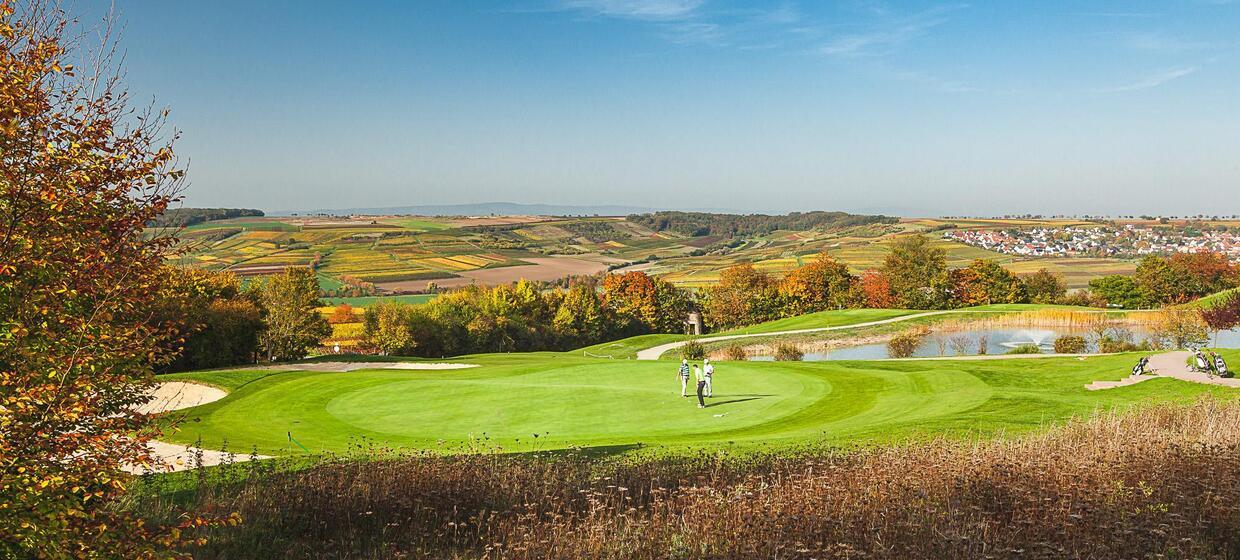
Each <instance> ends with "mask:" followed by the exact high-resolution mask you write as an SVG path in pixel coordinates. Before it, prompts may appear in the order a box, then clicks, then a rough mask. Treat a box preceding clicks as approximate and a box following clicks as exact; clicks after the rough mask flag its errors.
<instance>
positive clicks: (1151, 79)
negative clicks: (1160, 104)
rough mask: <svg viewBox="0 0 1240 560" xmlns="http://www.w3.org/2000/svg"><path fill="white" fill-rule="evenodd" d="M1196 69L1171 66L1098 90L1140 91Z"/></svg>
mask: <svg viewBox="0 0 1240 560" xmlns="http://www.w3.org/2000/svg"><path fill="white" fill-rule="evenodd" d="M1197 70H1198V68H1197V67H1196V66H1186V67H1183V68H1173V69H1171V70H1166V71H1163V72H1159V73H1157V74H1154V75H1152V76H1147V77H1146V78H1144V79H1141V80H1138V81H1135V82H1132V83H1129V84H1123V85H1120V86H1116V87H1110V88H1104V89H1101V90H1098V91H1100V92H1102V93H1120V92H1126V91H1140V90H1143V89H1150V88H1156V87H1158V86H1161V85H1163V84H1165V83H1167V82H1170V81H1173V80H1178V79H1180V78H1183V77H1185V76H1188V75H1191V74H1193V73H1195V72H1197Z"/></svg>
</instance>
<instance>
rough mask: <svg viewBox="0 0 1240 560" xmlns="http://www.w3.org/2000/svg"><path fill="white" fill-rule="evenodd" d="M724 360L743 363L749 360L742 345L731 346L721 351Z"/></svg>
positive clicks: (747, 352)
mask: <svg viewBox="0 0 1240 560" xmlns="http://www.w3.org/2000/svg"><path fill="white" fill-rule="evenodd" d="M723 355H724V358H725V359H728V360H732V361H736V362H743V361H745V360H748V359H749V351H748V350H746V349H745V345H743V344H733V345H731V346H728V347H727V348H724V349H723Z"/></svg>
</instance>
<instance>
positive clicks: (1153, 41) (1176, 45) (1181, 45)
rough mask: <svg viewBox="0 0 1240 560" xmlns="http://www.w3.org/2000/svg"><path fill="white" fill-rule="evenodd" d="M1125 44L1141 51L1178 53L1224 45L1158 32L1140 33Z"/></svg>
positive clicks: (1130, 37) (1126, 40) (1129, 38)
mask: <svg viewBox="0 0 1240 560" xmlns="http://www.w3.org/2000/svg"><path fill="white" fill-rule="evenodd" d="M1124 46H1126V47H1128V48H1130V49H1133V50H1139V51H1148V52H1158V53H1177V52H1183V51H1192V50H1200V49H1209V48H1214V47H1220V46H1222V45H1219V44H1216V43H1211V42H1209V41H1191V40H1184V39H1177V38H1174V37H1167V36H1165V35H1161V34H1158V33H1139V34H1136V35H1132V36H1129V37H1128V38H1126V39H1125V40H1124Z"/></svg>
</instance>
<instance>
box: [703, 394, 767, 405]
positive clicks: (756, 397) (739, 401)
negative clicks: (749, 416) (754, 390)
mask: <svg viewBox="0 0 1240 560" xmlns="http://www.w3.org/2000/svg"><path fill="white" fill-rule="evenodd" d="M760 398H762V397H761V396H753V397H745V398H738V399H728V400H726V401H716V402H709V403H707V404H706V408H714V407H716V406H723V405H725V404H735V403H742V402H745V401H756V400H758V399H760Z"/></svg>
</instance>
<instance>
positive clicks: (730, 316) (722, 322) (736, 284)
mask: <svg viewBox="0 0 1240 560" xmlns="http://www.w3.org/2000/svg"><path fill="white" fill-rule="evenodd" d="M705 307H706V320H707V321H709V323H710V325H711V326H712V327H715V328H729V327H737V326H741V325H752V324H756V323H761V322H763V321H769V320H771V319H775V318H777V317H779V314H780V309H779V293H778V292H777V291H776V285H775V282H773V281H772V280H771V277H770V276H767V275H766V274H765V273H763V272H762V271H759V270H757V269H755V268H754V267H753V265H752V264H749V263H743V264H738V265H735V266H732V267H729V268H727V269H724V270H723V272H721V273H720V274H719V283H718V284H716V285H715V286H713V287H711V288H708V289H707V290H706V302H705Z"/></svg>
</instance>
